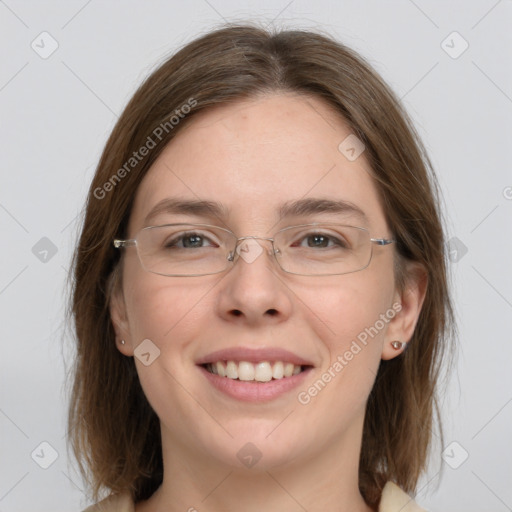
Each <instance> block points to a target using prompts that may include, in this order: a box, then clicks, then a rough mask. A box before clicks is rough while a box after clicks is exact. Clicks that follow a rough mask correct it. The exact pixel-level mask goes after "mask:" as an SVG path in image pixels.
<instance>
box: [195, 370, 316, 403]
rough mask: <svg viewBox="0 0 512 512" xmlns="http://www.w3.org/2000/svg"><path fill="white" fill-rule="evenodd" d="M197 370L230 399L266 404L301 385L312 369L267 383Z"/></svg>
mask: <svg viewBox="0 0 512 512" xmlns="http://www.w3.org/2000/svg"><path fill="white" fill-rule="evenodd" d="M199 369H200V370H201V371H202V372H203V374H204V375H205V377H206V378H207V379H208V380H209V381H210V383H211V384H212V385H213V386H214V387H215V388H217V389H218V390H219V391H222V392H223V393H225V394H226V395H228V396H230V397H232V398H236V399H237V400H243V401H246V402H268V401H270V400H273V399H275V398H277V397H279V396H281V395H284V394H285V393H287V392H288V391H290V390H292V389H294V388H296V387H297V386H299V385H300V384H301V383H303V382H304V379H305V378H306V376H307V374H308V373H309V372H310V371H311V369H312V368H306V369H305V370H304V371H302V372H300V373H298V374H297V375H292V376H291V377H283V378H282V379H272V380H269V381H268V382H257V381H244V380H234V379H229V378H228V377H220V376H219V375H217V374H215V373H210V372H209V371H208V370H207V369H206V368H204V367H203V366H199Z"/></svg>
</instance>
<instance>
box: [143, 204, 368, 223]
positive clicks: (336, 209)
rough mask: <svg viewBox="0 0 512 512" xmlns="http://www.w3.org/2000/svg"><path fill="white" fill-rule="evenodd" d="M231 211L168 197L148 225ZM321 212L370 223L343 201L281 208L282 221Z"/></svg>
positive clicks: (151, 212)
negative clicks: (161, 218)
mask: <svg viewBox="0 0 512 512" xmlns="http://www.w3.org/2000/svg"><path fill="white" fill-rule="evenodd" d="M229 212H230V210H229V209H228V208H226V206H225V205H223V204H222V203H219V202H217V201H208V200H192V199H178V198H167V199H163V200H162V201H160V202H159V203H157V204H156V205H155V207H154V208H153V209H152V210H151V211H150V212H149V213H148V215H147V216H146V218H145V220H144V222H145V224H146V225H148V222H149V221H150V220H151V219H153V218H154V217H156V216H157V215H160V214H163V213H171V214H182V215H193V216H196V217H218V218H221V219H222V218H226V217H228V214H229ZM320 213H334V214H344V215H351V216H354V217H358V218H359V219H361V220H362V221H364V222H366V223H368V217H367V216H366V214H365V213H364V211H363V210H362V209H361V208H359V206H357V205H355V204H354V203H351V202H350V201H346V200H342V199H325V198H304V199H298V200H294V201H287V202H285V203H283V204H281V205H280V206H279V207H278V209H277V214H278V216H279V218H280V219H284V218H288V217H304V216H308V215H315V214H320Z"/></svg>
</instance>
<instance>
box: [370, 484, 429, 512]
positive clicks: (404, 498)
mask: <svg viewBox="0 0 512 512" xmlns="http://www.w3.org/2000/svg"><path fill="white" fill-rule="evenodd" d="M398 510H400V512H426V511H425V509H423V508H421V507H420V506H418V505H417V504H416V502H415V501H414V500H413V499H412V498H411V497H410V496H409V495H408V494H406V493H405V492H404V491H402V489H400V487H398V486H397V485H396V484H394V483H393V482H387V483H386V485H385V486H384V489H383V490H382V497H381V499H380V505H379V512H397V511H398Z"/></svg>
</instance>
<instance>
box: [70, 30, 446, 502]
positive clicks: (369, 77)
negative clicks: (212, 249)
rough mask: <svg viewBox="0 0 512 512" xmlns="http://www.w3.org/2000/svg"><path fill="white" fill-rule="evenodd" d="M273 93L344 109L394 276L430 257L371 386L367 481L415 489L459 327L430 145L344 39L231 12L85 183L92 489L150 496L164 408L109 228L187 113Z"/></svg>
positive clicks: (82, 293) (84, 387)
mask: <svg viewBox="0 0 512 512" xmlns="http://www.w3.org/2000/svg"><path fill="white" fill-rule="evenodd" d="M272 92H293V93H299V94H303V95H305V96H306V97H307V96H313V97H317V98H321V99H323V100H324V101H325V102H327V104H329V105H330V106H331V107H332V109H333V110H334V111H336V112H338V113H339V115H340V116H342V118H343V119H344V121H345V122H346V123H347V124H348V125H349V127H350V128H351V131H352V132H353V133H355V134H356V135H357V137H358V138H359V139H360V140H361V141H362V142H363V143H364V145H365V147H366V151H365V156H366V158H367V159H368V162H369V164H370V166H371V169H372V173H373V178H374V180H375V184H376V186H377V190H378V193H379V196H380V199H381V201H382V204H383V205H384V211H385V215H386V220H387V223H388V225H389V227H390V230H391V232H392V234H393V236H394V237H395V238H396V240H397V244H396V260H397V262H398V263H397V264H396V265H395V278H396V283H397V286H398V287H399V288H400V289H403V287H404V286H405V283H406V279H407V275H406V272H405V270H404V269H405V265H404V263H405V262H406V261H415V262H418V263H420V264H421V265H422V266H423V267H424V269H425V270H426V273H427V276H428V286H427V291H426V296H425V300H424V303H423V307H422V310H421V313H420V315H419V319H418V322H417V325H416V328H415V331H414V334H413V337H412V339H411V340H410V343H409V347H408V349H407V350H406V351H405V352H404V353H403V354H402V355H401V356H399V357H396V358H395V359H392V360H390V361H382V362H381V364H380V367H379V371H378V375H377V378H376V380H375V384H374V386H373V389H372V391H371V393H370V396H369V398H368V402H367V409H366V415H365V422H364V428H363V438H362V448H361V455H360V465H359V488H360V491H361V494H362V496H363V497H364V499H365V500H366V502H367V503H368V504H369V505H375V504H377V503H378V502H379V500H380V496H381V491H382V487H383V486H384V483H385V482H386V481H387V480H393V481H395V482H396V483H397V484H398V485H399V486H401V487H402V488H403V489H404V490H405V491H408V492H414V490H415V487H416V484H417V481H418V478H419V476H420V474H421V472H422V471H423V470H424V469H425V465H426V461H427V456H428V452H429V448H430V445H431V437H432V432H431V428H432V426H433V422H434V420H435V413H436V412H437V402H436V382H437V381H438V376H439V371H440V368H441V363H442V358H443V357H442V356H443V353H445V349H446V347H447V344H448V342H449V340H450V339H451V338H450V332H451V329H452V326H453V313H452V307H451V301H450V294H449V288H448V279H447V268H446V259H445V258H446V255H445V240H444V234H443V229H442V222H441V213H440V207H439V201H440V199H439V197H440V196H439V191H438V185H437V182H436V178H435V174H434V172H433V170H432V166H431V163H430V161H429V159H428V156H427V154H426V151H425V149H424V147H423V146H422V143H421V141H420V139H419V137H418V135H417V133H416V131H415V129H414V127H413V124H412V122H411V121H410V119H409V117H408V116H407V114H406V112H405V111H404V109H403V108H402V106H401V104H400V102H399V100H398V99H397V97H396V96H395V95H394V93H393V92H392V91H391V90H390V88H389V87H388V86H387V85H386V84H385V83H384V82H383V80H382V79H381V78H380V77H379V75H378V74H377V73H376V72H375V71H374V70H373V69H372V67H371V66H370V65H369V64H368V63H367V62H366V61H365V60H364V59H363V58H362V57H361V56H359V55H358V54H357V53H355V52H354V51H353V50H351V49H350V48H347V47H346V46H344V45H343V44H341V43H339V42H336V41H335V40H333V39H332V38H331V37H329V36H326V35H322V34H320V33H316V32H310V31H304V30H285V31H274V32H272V31H268V30H264V29H262V28H259V27H257V26H253V25H227V26H224V27H222V28H220V29H216V30H214V31H212V32H210V33H208V34H206V35H203V36H201V37H200V38H198V39H196V40H194V41H192V42H191V43H189V44H188V45H186V46H185V47H184V48H182V49H181V50H180V51H178V52H177V53H176V54H175V55H173V56H172V57H171V58H169V59H168V60H166V61H165V62H164V63H163V64H161V65H160V66H159V67H158V68H157V69H156V70H155V71H154V72H153V73H152V74H151V75H150V76H149V77H148V78H147V79H146V80H145V81H144V83H143V84H142V85H141V86H140V87H139V89H138V90H137V91H136V93H135V94H134V96H133V97H132V99H131V100H130V102H129V103H128V105H127V106H126V108H125V109H124V112H123V113H122V115H121V117H120V118H119V120H118V122H117V124H116V125H115V127H114V129H113V131H112V134H111V135H110V137H109V139H108V141H107V144H106V146H105V149H104V151H103V154H102V156H101V159H100V162H99V164H98V167H97V169H96V173H95V176H94V178H93V181H92V184H91V187H90V190H89V193H88V197H87V203H86V207H85V217H84V220H83V226H82V230H81V234H80V238H79V242H78V246H77V248H76V252H75V256H74V259H73V269H72V270H73V281H72V287H71V289H72V291H71V293H72V297H71V301H70V305H69V315H70V316H72V320H73V322H74V328H75V331H76V332H75V334H76V343H77V344H76V359H75V367H74V368H73V375H74V383H73V387H72V396H71V405H70V410H69V432H70V441H71V444H72V447H73V450H74V452H75V455H76V456H77V459H78V461H79V464H80V468H81V471H82V473H83V475H84V477H85V478H86V479H87V481H88V482H89V483H90V486H91V490H92V496H93V497H95V498H97V497H98V496H99V493H100V491H102V490H110V491H113V492H119V491H126V490H129V491H130V492H131V494H132V497H133V499H134V500H135V501H136V502H137V501H139V500H142V499H147V498H148V497H149V496H151V494H152V493H153V492H154V491H155V490H156V489H157V487H158V486H159V485H160V483H161V482H162V476H163V463H162V453H161V451H162V447H161V439H160V429H159V420H158V417H157V416H156V414H155V412H154V411H153V410H152V408H151V407H150V405H149V403H148V401H147V399H146V397H145V395H144V393H143V391H142V388H141V385H140V383H139V379H138V376H137V372H136V370H135V365H134V361H133V358H127V357H125V356H123V355H122V354H121V353H120V352H119V351H118V350H117V348H116V345H115V333H114V328H113V325H112V322H111V319H110V314H109V307H108V305H109V300H110V296H111V293H112V290H113V289H114V287H115V286H117V285H119V282H120V280H121V279H122V275H121V274H120V268H119V258H120V255H119V251H117V250H116V249H115V248H114V247H113V245H112V240H113V239H114V238H116V237H120V238H124V237H125V234H126V233H125V230H126V226H127V222H128V218H129V215H130V211H131V208H132V203H133V200H134V197H135V194H136V191H137V188H138V186H139V184H140V182H141V180H142V179H143V177H144V176H145V174H146V173H147V172H148V170H149V168H150V167H151V165H152V163H153V162H154V161H155V160H156V158H157V157H158V156H159V154H160V153H161V151H162V150H163V148H164V147H165V146H166V144H167V143H168V142H169V141H170V140H172V138H173V137H174V136H175V135H176V134H177V133H178V132H179V131H180V130H182V129H183V127H184V126H186V125H187V124H188V123H189V122H190V120H191V119H193V118H194V116H196V115H197V114H198V113H199V112H201V111H204V110H205V109H208V108H210V107H212V106H215V105H222V104H228V103H231V102H236V101H240V100H243V99H247V98H251V97H255V96H257V95H260V94H265V93H272ZM177 120H178V121H177ZM156 134H158V136H157V135H156ZM149 138H150V139H151V144H150V143H149ZM150 145H151V149H150V150H149V151H147V152H144V153H145V154H144V156H141V155H142V152H140V154H138V158H137V161H134V160H131V159H132V158H133V153H134V152H138V151H139V150H140V148H142V147H144V146H145V147H149V146H150ZM119 397H123V398H122V399H120V398H119Z"/></svg>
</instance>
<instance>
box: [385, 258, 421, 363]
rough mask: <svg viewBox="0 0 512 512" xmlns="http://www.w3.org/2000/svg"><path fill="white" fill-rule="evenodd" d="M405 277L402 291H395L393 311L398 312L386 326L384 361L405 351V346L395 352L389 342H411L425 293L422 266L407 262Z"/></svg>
mask: <svg viewBox="0 0 512 512" xmlns="http://www.w3.org/2000/svg"><path fill="white" fill-rule="evenodd" d="M405 275H406V282H405V286H404V289H403V290H402V291H400V290H396V292H395V296H394V301H393V309H394V310H395V311H397V310H398V311H397V313H396V315H395V316H394V317H393V319H392V320H391V321H390V322H389V324H388V329H387V332H386V338H385V340H384V347H383V349H382V356H381V357H382V359H384V360H388V359H393V358H394V357H396V356H398V355H400V354H401V353H402V352H403V351H404V350H405V348H406V345H403V346H402V348H401V349H400V350H396V349H394V348H393V347H392V346H391V342H393V341H395V340H396V341H401V342H406V343H407V342H409V341H410V340H411V338H412V335H413V334H414V329H415V327H416V323H417V322H418V318H419V316H420V312H421V308H422V306H423V301H424V300H425V294H426V292H427V286H428V276H427V271H426V270H425V268H424V267H423V265H421V264H420V263H417V262H408V263H407V264H406V268H405ZM398 304H400V307H398Z"/></svg>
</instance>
